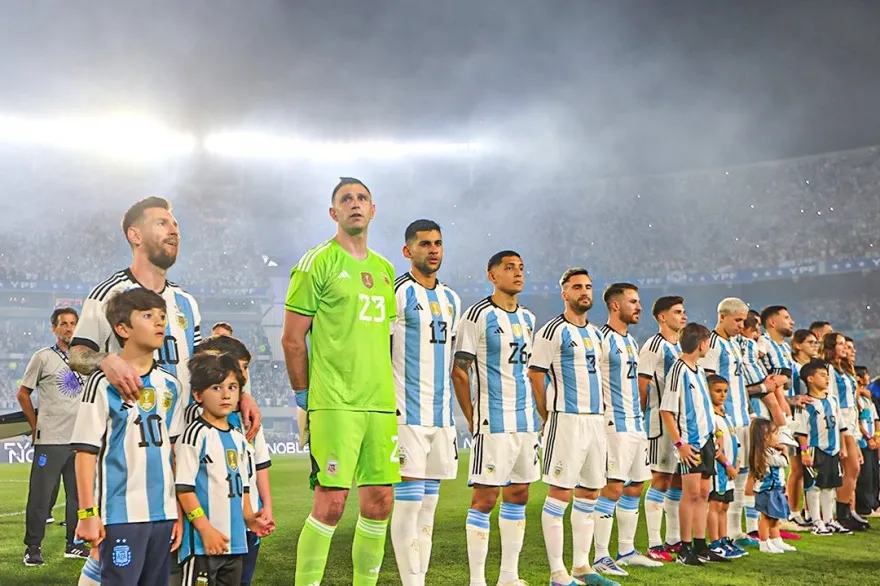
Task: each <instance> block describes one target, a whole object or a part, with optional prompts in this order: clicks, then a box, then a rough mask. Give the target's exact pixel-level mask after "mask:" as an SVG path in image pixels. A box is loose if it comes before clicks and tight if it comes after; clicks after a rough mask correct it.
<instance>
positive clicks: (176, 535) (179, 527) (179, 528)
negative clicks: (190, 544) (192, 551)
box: [171, 516, 183, 551]
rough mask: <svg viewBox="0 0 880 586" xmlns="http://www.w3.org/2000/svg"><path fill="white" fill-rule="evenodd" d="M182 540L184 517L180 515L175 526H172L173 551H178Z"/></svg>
mask: <svg viewBox="0 0 880 586" xmlns="http://www.w3.org/2000/svg"><path fill="white" fill-rule="evenodd" d="M181 541H183V517H180V516H178V517H177V521H175V522H174V526H173V527H171V551H177V548H179V547H180V542H181Z"/></svg>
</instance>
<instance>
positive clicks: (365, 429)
mask: <svg viewBox="0 0 880 586" xmlns="http://www.w3.org/2000/svg"><path fill="white" fill-rule="evenodd" d="M309 430H310V434H311V435H310V440H309V446H310V447H309V449H310V451H311V458H312V474H311V477H310V481H311V486H312V488H314V487H315V483H317V484H320V485H321V486H323V487H326V488H351V485H352V481H356V482H357V485H358V486H371V485H386V484H395V483H397V482H400V450H399V449H398V439H397V416H396V415H395V414H394V413H379V412H376V411H340V410H320V411H310V412H309Z"/></svg>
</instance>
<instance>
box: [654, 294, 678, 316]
mask: <svg viewBox="0 0 880 586" xmlns="http://www.w3.org/2000/svg"><path fill="white" fill-rule="evenodd" d="M683 304H684V297H680V296H678V295H664V296H663V297H658V298H657V301H655V302H654V306H653V307H652V308H651V315H653V316H654V319H656V318H657V316H658V315H660V314H661V313H663V312H664V311H668V310H670V309H672V308H673V307H675V306H676V305H683Z"/></svg>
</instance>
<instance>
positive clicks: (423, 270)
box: [413, 258, 443, 275]
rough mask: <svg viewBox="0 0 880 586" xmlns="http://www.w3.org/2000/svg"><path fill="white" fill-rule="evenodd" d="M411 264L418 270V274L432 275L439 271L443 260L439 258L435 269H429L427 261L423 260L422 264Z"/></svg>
mask: <svg viewBox="0 0 880 586" xmlns="http://www.w3.org/2000/svg"><path fill="white" fill-rule="evenodd" d="M413 264H414V265H415V267H416V268H417V269H419V272H420V273H422V274H423V275H433V274H434V273H436V272H437V271H439V270H440V266H441V265H442V264H443V259H442V258H441V259H440V262H439V263H437V268H436V269H433V268H431V266H430V265H429V264H428V260H427V259H425V260H424V261H422V262H417V263H413Z"/></svg>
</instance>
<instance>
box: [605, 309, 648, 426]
mask: <svg viewBox="0 0 880 586" xmlns="http://www.w3.org/2000/svg"><path fill="white" fill-rule="evenodd" d="M601 331H602V360H601V361H600V362H599V370H600V372H601V373H602V392H603V393H604V395H605V419H606V421H610V422H612V423H613V424H614V431H617V432H627V431H628V432H633V433H640V434H643V433H645V414H644V413H643V412H642V403H641V397H640V395H639V380H638V373H639V347H638V345H637V344H636V340H635V338H633V337H632V335H630V334H629V333H626V334H625V335H624V334H620V333H618V332H617V331H615V330H614V329H613V328H612V327H611V326H609V325H608V324H605V325H604V326H602V330H601ZM609 427H610V426H609Z"/></svg>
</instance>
